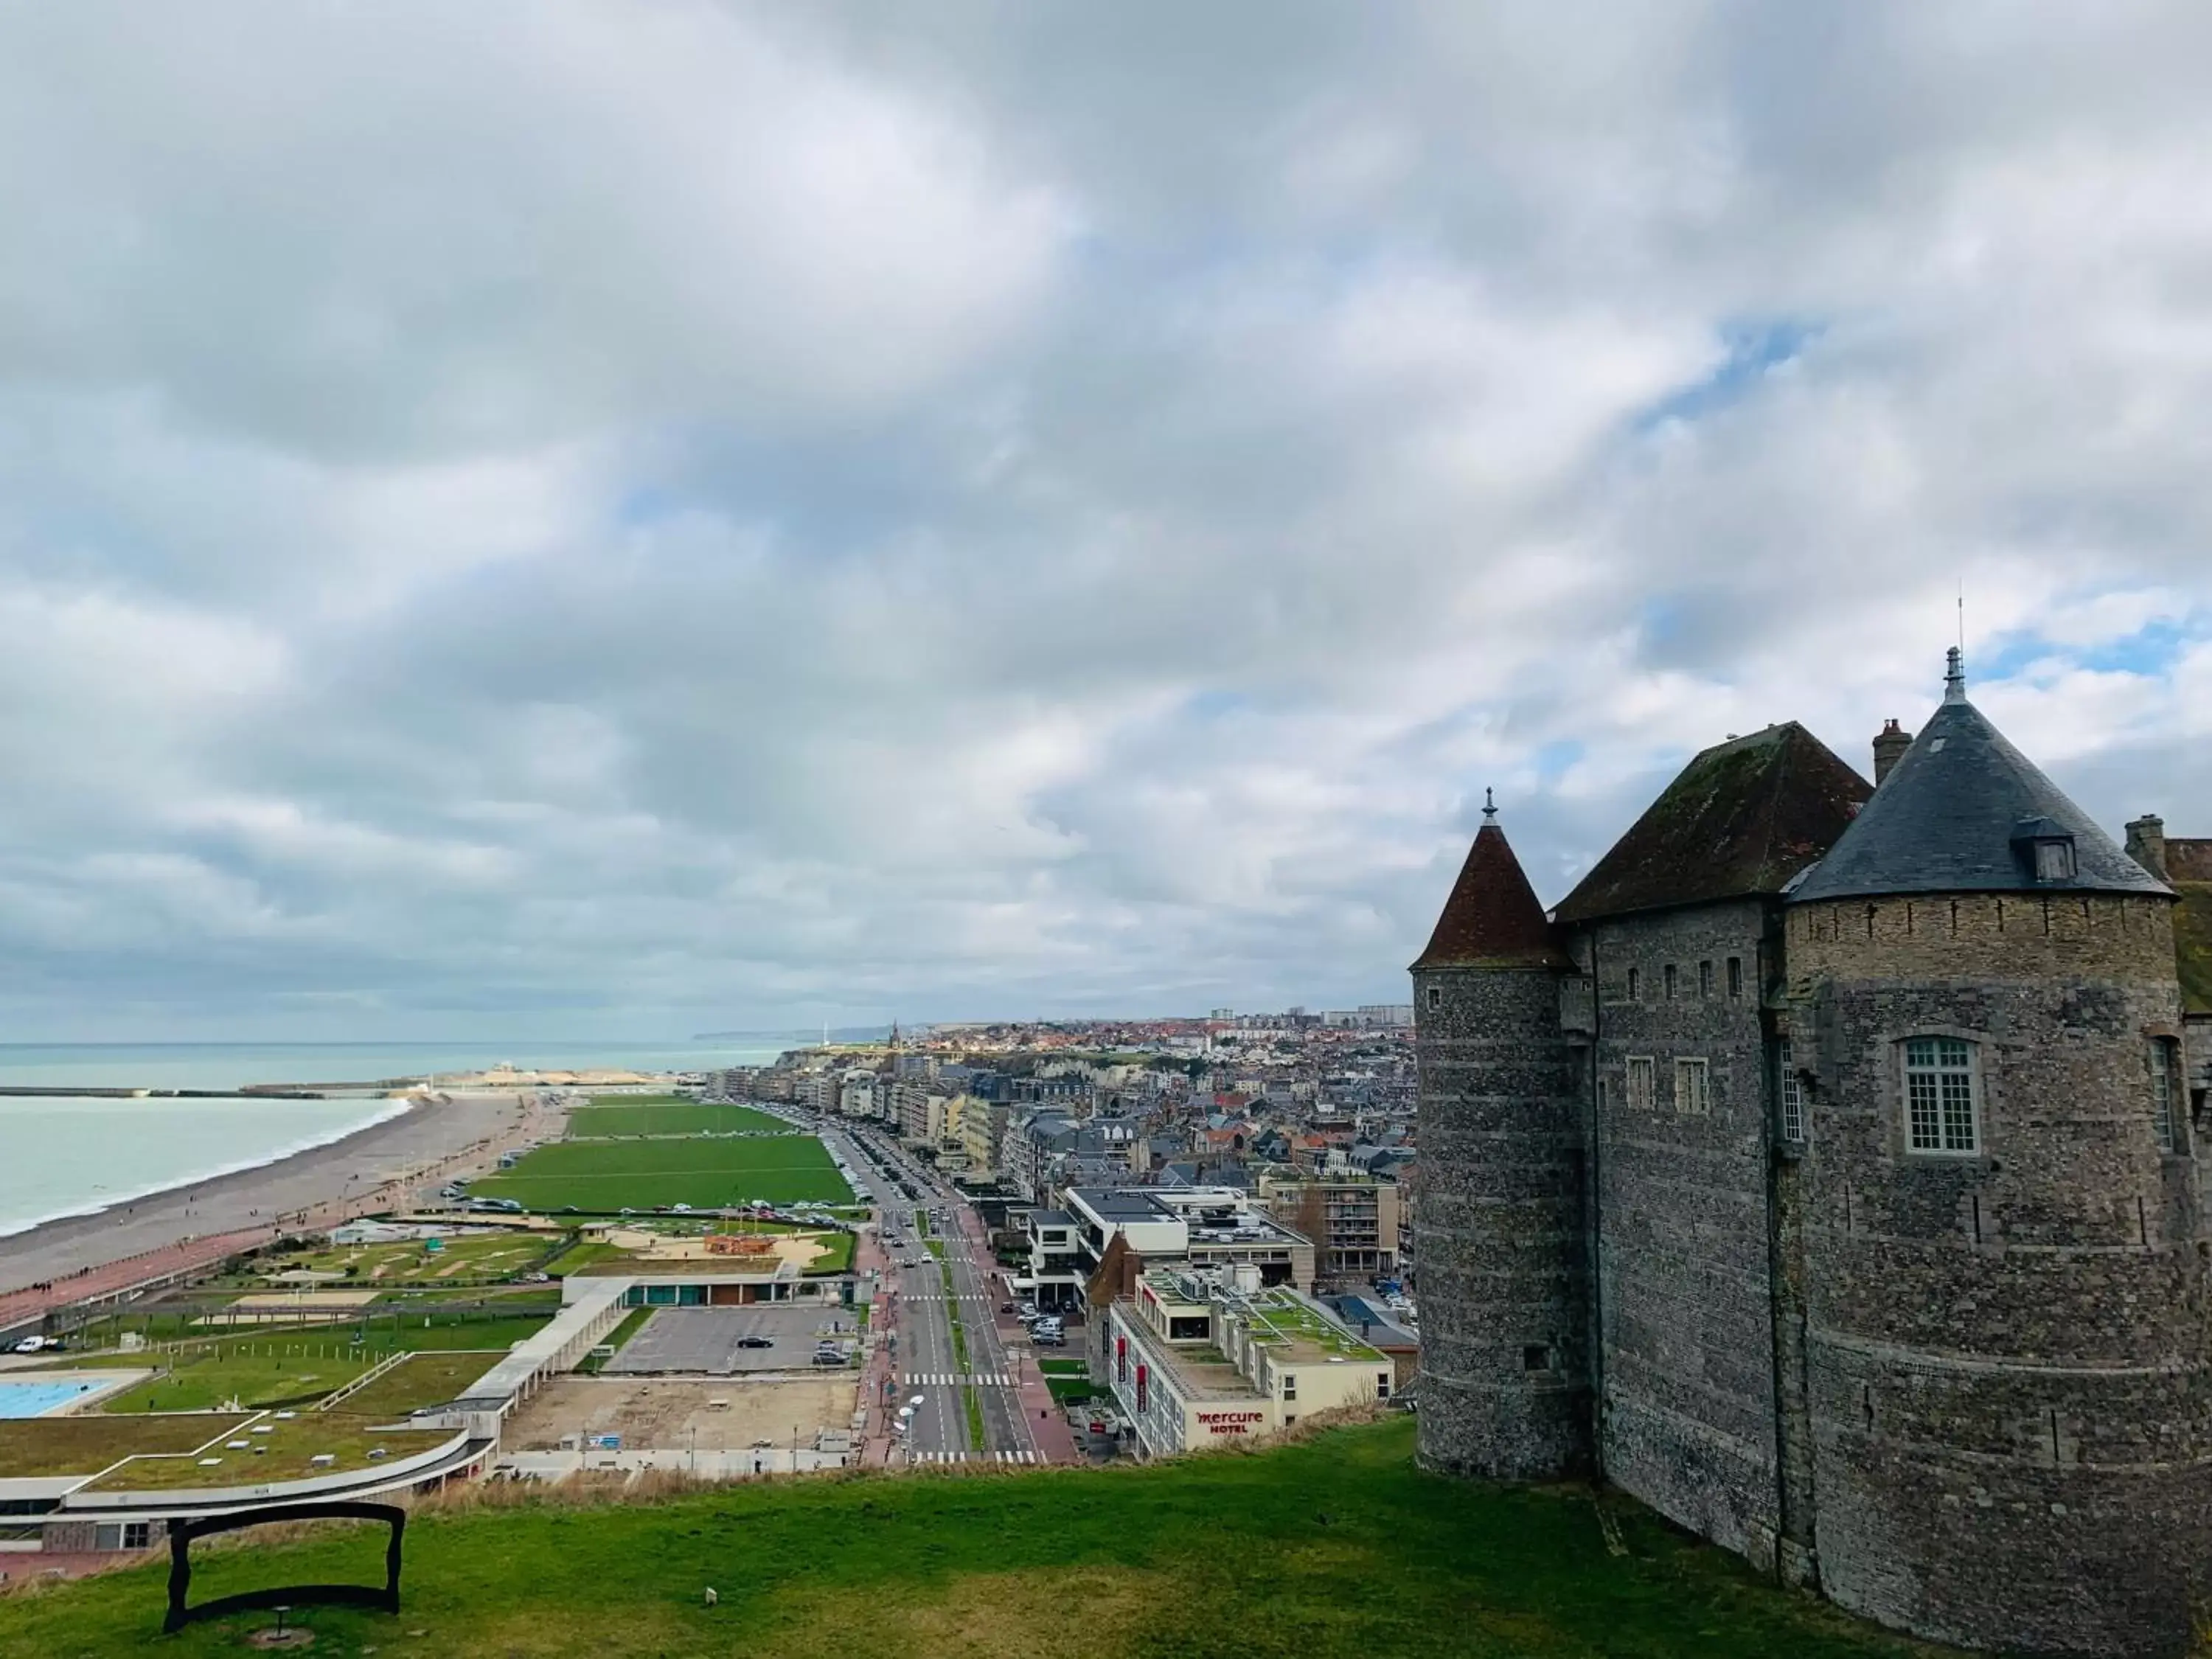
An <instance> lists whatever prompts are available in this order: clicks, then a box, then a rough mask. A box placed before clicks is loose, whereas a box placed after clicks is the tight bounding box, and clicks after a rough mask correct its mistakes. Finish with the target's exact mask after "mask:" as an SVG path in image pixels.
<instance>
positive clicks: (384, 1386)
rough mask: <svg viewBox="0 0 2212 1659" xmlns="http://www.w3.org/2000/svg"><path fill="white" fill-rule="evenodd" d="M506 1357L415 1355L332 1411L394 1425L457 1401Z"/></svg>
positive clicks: (499, 1353) (486, 1353) (467, 1352)
mask: <svg viewBox="0 0 2212 1659" xmlns="http://www.w3.org/2000/svg"><path fill="white" fill-rule="evenodd" d="M506 1357H507V1351H506V1350H505V1349H504V1348H501V1349H495V1350H471V1349H462V1350H459V1351H456V1352H447V1353H418V1354H416V1356H415V1357H414V1358H411V1359H403V1360H401V1361H400V1362H399V1363H398V1364H397V1365H394V1366H393V1367H392V1369H391V1370H388V1371H386V1372H385V1374H384V1375H383V1376H380V1377H378V1378H377V1379H376V1381H374V1383H369V1384H368V1386H367V1387H366V1388H363V1389H361V1390H360V1391H359V1392H357V1393H355V1394H349V1395H347V1396H346V1397H345V1398H344V1399H343V1400H341V1401H338V1403H337V1406H336V1407H333V1408H332V1409H333V1410H335V1411H341V1412H344V1413H348V1414H349V1415H351V1416H354V1417H360V1418H366V1419H368V1421H370V1422H372V1423H394V1422H397V1421H398V1420H399V1419H401V1418H403V1417H404V1416H406V1415H407V1413H410V1412H411V1411H416V1410H419V1409H421V1408H422V1407H424V1406H442V1405H444V1404H445V1403H446V1402H447V1401H448V1400H457V1399H459V1397H460V1396H461V1395H462V1394H463V1393H465V1391H466V1390H467V1389H468V1386H469V1385H470V1384H471V1383H474V1382H475V1381H476V1380H477V1378H478V1377H480V1376H483V1374H484V1373H485V1372H486V1371H488V1370H490V1369H491V1368H492V1367H493V1366H494V1365H496V1364H499V1362H500V1361H501V1359H503V1358H506Z"/></svg>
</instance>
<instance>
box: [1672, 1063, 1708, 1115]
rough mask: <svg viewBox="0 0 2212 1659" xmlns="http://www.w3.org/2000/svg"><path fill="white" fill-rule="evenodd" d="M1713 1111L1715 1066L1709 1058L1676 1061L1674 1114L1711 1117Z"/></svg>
mask: <svg viewBox="0 0 2212 1659" xmlns="http://www.w3.org/2000/svg"><path fill="white" fill-rule="evenodd" d="M1712 1111H1713V1068H1712V1064H1711V1061H1709V1060H1695V1059H1682V1060H1676V1061H1675V1062H1674V1115H1676V1116H1677V1117H1711V1115H1712Z"/></svg>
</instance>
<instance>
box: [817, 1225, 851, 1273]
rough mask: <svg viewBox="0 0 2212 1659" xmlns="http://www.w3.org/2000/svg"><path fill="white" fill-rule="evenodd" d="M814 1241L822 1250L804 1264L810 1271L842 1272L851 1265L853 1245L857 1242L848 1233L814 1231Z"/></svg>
mask: <svg viewBox="0 0 2212 1659" xmlns="http://www.w3.org/2000/svg"><path fill="white" fill-rule="evenodd" d="M813 1238H814V1242H815V1243H817V1244H819V1245H820V1246H821V1247H822V1249H823V1255H817V1256H816V1257H815V1258H814V1260H813V1261H810V1262H808V1263H807V1264H806V1271H807V1272H809V1273H844V1272H846V1271H848V1269H849V1268H850V1267H852V1265H853V1246H854V1243H856V1242H857V1241H856V1240H855V1239H854V1237H853V1235H852V1234H850V1233H816V1234H814V1235H813Z"/></svg>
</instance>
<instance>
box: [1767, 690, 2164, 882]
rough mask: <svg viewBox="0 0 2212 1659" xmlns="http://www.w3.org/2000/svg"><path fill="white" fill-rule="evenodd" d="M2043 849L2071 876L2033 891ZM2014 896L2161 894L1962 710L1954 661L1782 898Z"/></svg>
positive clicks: (1996, 735)
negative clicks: (2066, 852)
mask: <svg viewBox="0 0 2212 1659" xmlns="http://www.w3.org/2000/svg"><path fill="white" fill-rule="evenodd" d="M2052 838H2059V839H2070V840H2071V842H2072V846H2073V872H2072V873H2071V874H2070V875H2065V876H2052V877H2050V878H2045V879H2040V880H2039V879H2038V878H2037V874H2036V866H2035V860H2034V851H2033V842H2035V841H2037V840H2039V839H2052ZM2016 890H2027V891H2036V892H2053V891H2056V892H2101V893H2160V894H2170V893H2171V891H2172V890H2171V889H2170V888H2168V887H2167V886H2166V884H2165V883H2163V882H2161V881H2160V880H2159V879H2158V878H2157V877H2155V876H2154V875H2152V874H2151V873H2150V872H2148V870H2146V869H2144V868H2143V867H2142V866H2141V865H2140V864H2137V863H2136V861H2135V860H2133V859H2131V858H2130V857H2129V856H2128V855H2127V854H2125V853H2124V852H2122V851H2121V850H2120V849H2119V848H2118V847H2117V846H2115V845H2114V844H2113V842H2112V837H2111V836H2107V835H2106V833H2105V832H2104V831H2103V830H2102V829H2099V828H2098V827H2097V824H2096V823H2095V821H2094V820H2093V819H2092V818H2091V817H2090V816H2089V815H2088V814H2087V812H2084V811H2082V810H2081V808H2080V807H2078V806H2076V805H2075V804H2074V803H2073V802H2072V801H2070V800H2069V799H2067V798H2066V797H2065V795H2064V794H2063V793H2061V792H2060V790H2059V788H2058V786H2057V784H2055V783H2053V782H2051V780H2050V779H2049V778H2047V777H2045V776H2044V775H2043V774H2042V772H2041V771H2040V770H2039V769H2038V768H2037V766H2036V764H2035V763H2034V762H2033V761H2031V760H2030V759H2028V758H2027V756H2025V755H2023V754H2021V752H2020V750H2017V749H2015V748H2014V747H2013V746H2012V744H2009V743H2008V742H2006V741H2005V738H2004V734H2003V733H2002V732H1999V731H1998V730H1997V729H1996V726H1992V725H1990V722H1989V719H1988V717H1987V716H1986V715H1984V714H1983V713H1982V711H1981V710H1980V709H1978V708H1975V707H1974V705H1973V704H1972V703H1971V702H1967V701H1966V678H1965V675H1964V674H1963V673H1962V672H1961V671H1960V667H1959V664H1958V653H1956V652H1954V653H1952V665H1951V673H1950V675H1949V677H1948V681H1947V689H1946V690H1945V692H1944V696H1943V702H1942V706H1941V707H1939V708H1937V709H1936V713H1935V714H1933V715H1932V716H1931V717H1930V718H1929V721H1928V724H1927V725H1926V726H1923V727H1921V729H1920V735H1919V736H1918V737H1917V738H1914V739H1913V740H1912V747H1911V748H1910V749H1908V750H1905V755H1904V757H1903V758H1902V759H1900V760H1899V762H1898V763H1897V764H1896V766H1895V767H1894V768H1893V769H1892V770H1891V772H1890V774H1889V775H1888V776H1887V778H1885V779H1883V780H1882V785H1881V788H1879V789H1877V790H1875V794H1874V799H1872V800H1870V801H1869V802H1868V803H1867V804H1866V806H1865V808H1864V810H1863V811H1861V812H1860V813H1859V815H1858V817H1857V818H1856V819H1855V820H1853V821H1852V823H1851V826H1850V829H1846V830H1845V831H1844V834H1843V837H1842V839H1841V840H1839V841H1838V842H1837V843H1836V845H1835V848H1834V850H1833V851H1832V852H1831V853H1830V854H1828V855H1827V857H1826V858H1824V859H1822V860H1820V863H1819V864H1818V865H1817V866H1814V869H1813V871H1812V872H1811V873H1810V874H1809V875H1808V876H1807V877H1806V878H1805V879H1804V880H1803V881H1802V882H1801V883H1800V884H1798V885H1797V887H1796V890H1794V891H1792V892H1791V893H1790V901H1791V902H1793V903H1798V904H1807V903H1812V902H1815V901H1818V900H1822V899H1838V898H1855V897H1861V896H1867V897H1871V896H1874V895H1875V894H1880V893H1987V892H2012V891H2016Z"/></svg>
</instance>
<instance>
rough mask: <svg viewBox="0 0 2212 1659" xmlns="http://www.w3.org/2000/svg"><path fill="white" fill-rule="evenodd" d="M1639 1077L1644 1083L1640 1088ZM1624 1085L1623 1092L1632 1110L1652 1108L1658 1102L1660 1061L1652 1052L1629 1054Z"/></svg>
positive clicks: (1648, 1109)
mask: <svg viewBox="0 0 2212 1659" xmlns="http://www.w3.org/2000/svg"><path fill="white" fill-rule="evenodd" d="M1638 1079H1641V1080H1642V1082H1643V1085H1644V1086H1643V1087H1642V1088H1640V1089H1639V1088H1638V1087H1637V1083H1638ZM1624 1085H1625V1086H1624V1087H1623V1089H1622V1091H1621V1092H1622V1093H1623V1094H1625V1095H1626V1096H1627V1097H1628V1106H1629V1109H1630V1110H1631V1111H1638V1112H1648V1111H1650V1110H1651V1109H1652V1108H1653V1107H1654V1106H1656V1104H1657V1103H1658V1102H1657V1100H1656V1098H1655V1097H1656V1094H1657V1092H1658V1089H1659V1062H1658V1061H1657V1060H1655V1059H1654V1058H1653V1057H1652V1056H1651V1055H1650V1054H1631V1055H1629V1057H1628V1065H1627V1070H1626V1077H1625V1079H1624Z"/></svg>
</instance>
